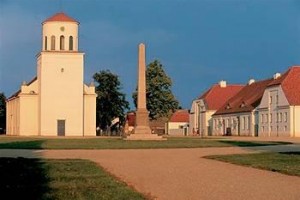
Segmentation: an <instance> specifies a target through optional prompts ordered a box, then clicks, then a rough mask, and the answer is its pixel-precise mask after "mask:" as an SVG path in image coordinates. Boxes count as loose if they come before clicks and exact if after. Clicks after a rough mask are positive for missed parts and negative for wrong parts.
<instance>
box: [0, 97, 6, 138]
mask: <svg viewBox="0 0 300 200" xmlns="http://www.w3.org/2000/svg"><path fill="white" fill-rule="evenodd" d="M5 101H6V97H5V95H4V93H2V92H1V93H0V133H3V129H5V127H6V102H5Z"/></svg>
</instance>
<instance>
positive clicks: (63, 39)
mask: <svg viewBox="0 0 300 200" xmlns="http://www.w3.org/2000/svg"><path fill="white" fill-rule="evenodd" d="M59 40H60V41H59V43H60V44H59V49H60V50H65V36H63V35H61V36H60V39H59Z"/></svg>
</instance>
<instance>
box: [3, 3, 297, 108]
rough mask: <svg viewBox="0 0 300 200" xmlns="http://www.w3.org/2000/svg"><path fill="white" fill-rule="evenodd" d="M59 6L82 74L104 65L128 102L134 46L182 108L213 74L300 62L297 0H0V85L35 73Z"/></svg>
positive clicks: (231, 75)
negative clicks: (75, 38) (75, 37)
mask: <svg viewBox="0 0 300 200" xmlns="http://www.w3.org/2000/svg"><path fill="white" fill-rule="evenodd" d="M61 10H62V11H64V12H65V13H67V14H68V15H69V16H71V17H73V18H75V19H77V20H78V21H79V22H80V35H79V37H80V38H79V48H80V50H81V51H84V52H85V53H86V55H85V82H86V83H89V82H91V81H92V75H93V74H94V73H95V72H98V71H100V70H104V69H109V70H111V71H112V72H113V73H116V74H118V75H119V76H120V80H121V82H122V85H123V92H124V93H126V95H127V99H128V100H129V101H130V102H131V108H132V109H134V106H133V104H132V98H131V94H132V92H133V90H134V89H135V86H136V77H137V46H138V44H139V43H140V42H144V43H145V44H146V51H147V52H146V53H147V63H149V62H151V61H153V60H154V59H158V60H160V61H161V63H162V64H163V65H164V67H165V71H166V72H167V74H168V75H169V76H170V77H171V79H172V81H173V87H172V90H173V93H174V94H175V96H176V98H177V99H178V100H179V102H180V104H181V105H182V107H184V108H190V106H191V102H192V100H193V99H195V98H197V97H198V96H199V95H200V94H201V93H202V92H204V91H205V90H206V89H208V88H209V87H210V86H211V85H212V84H215V83H217V82H219V81H220V80H226V81H227V82H228V83H229V84H230V83H237V84H245V83H246V82H247V81H248V80H249V79H250V78H254V79H256V80H260V79H264V78H269V77H271V76H272V75H273V74H274V73H276V72H284V71H285V70H287V69H288V67H290V66H292V65H297V64H298V65H300V1H298V0H101V1H100V0H99V1H96V0H81V1H79V0H78V1H74V0H60V1H59V0H26V1H25V0H0V91H2V92H5V94H6V96H10V95H11V94H12V93H13V92H15V91H17V90H18V89H19V87H20V84H21V83H22V81H23V80H26V81H29V80H30V79H32V78H33V77H34V76H35V75H36V57H35V55H36V54H37V53H38V52H39V51H40V50H41V22H42V21H43V20H45V19H46V18H48V17H50V16H52V15H53V14H55V13H57V12H59V11H61Z"/></svg>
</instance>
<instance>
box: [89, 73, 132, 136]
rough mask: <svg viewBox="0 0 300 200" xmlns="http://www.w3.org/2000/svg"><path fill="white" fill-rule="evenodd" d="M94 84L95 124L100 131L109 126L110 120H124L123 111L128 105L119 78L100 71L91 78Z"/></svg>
mask: <svg viewBox="0 0 300 200" xmlns="http://www.w3.org/2000/svg"><path fill="white" fill-rule="evenodd" d="M93 78H94V80H95V82H96V93H97V100H96V102H97V124H98V126H99V127H100V128H101V129H102V130H107V128H108V127H110V126H111V124H112V120H114V119H115V118H119V119H120V121H123V120H124V113H125V110H127V109H129V103H128V102H127V101H126V99H125V94H124V93H122V92H121V91H120V90H121V82H120V80H119V77H118V76H117V75H115V74H113V73H111V72H110V71H109V70H101V71H100V72H99V73H95V74H94V76H93Z"/></svg>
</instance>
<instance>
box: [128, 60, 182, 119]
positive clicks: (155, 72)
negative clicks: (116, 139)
mask: <svg viewBox="0 0 300 200" xmlns="http://www.w3.org/2000/svg"><path fill="white" fill-rule="evenodd" d="M171 86H172V80H171V78H170V77H168V76H167V74H166V73H165V71H164V69H163V66H162V64H161V63H160V62H159V61H158V60H154V61H153V62H151V63H150V64H149V65H148V66H147V69H146V96H147V109H148V111H149V117H150V119H157V118H160V117H168V116H169V115H170V113H172V112H174V111H175V110H176V109H178V108H179V102H178V101H177V100H176V98H175V96H174V95H173V93H172V91H171ZM132 98H133V100H134V104H135V106H137V90H136V91H135V92H134V93H133V94H132Z"/></svg>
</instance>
